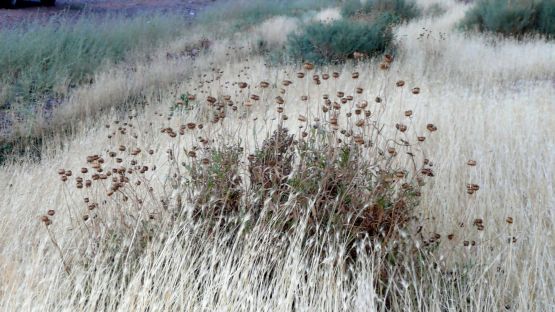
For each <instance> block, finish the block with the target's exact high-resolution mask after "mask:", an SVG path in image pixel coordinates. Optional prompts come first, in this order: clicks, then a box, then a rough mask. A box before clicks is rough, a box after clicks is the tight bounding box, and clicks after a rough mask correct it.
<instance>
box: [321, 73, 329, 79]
mask: <svg viewBox="0 0 555 312" xmlns="http://www.w3.org/2000/svg"><path fill="white" fill-rule="evenodd" d="M322 79H324V80H328V79H330V75H329V74H322Z"/></svg>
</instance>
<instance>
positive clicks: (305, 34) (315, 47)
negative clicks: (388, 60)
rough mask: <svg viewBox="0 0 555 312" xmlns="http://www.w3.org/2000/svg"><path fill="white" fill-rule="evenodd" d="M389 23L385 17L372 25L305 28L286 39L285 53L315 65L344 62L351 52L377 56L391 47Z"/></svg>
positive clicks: (346, 22) (347, 23) (346, 23)
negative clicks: (286, 51)
mask: <svg viewBox="0 0 555 312" xmlns="http://www.w3.org/2000/svg"><path fill="white" fill-rule="evenodd" d="M393 20H394V17H393V16H391V15H388V14H387V15H383V16H381V17H380V18H379V19H377V20H375V21H374V22H372V23H365V22H357V21H350V20H340V21H336V22H333V23H330V24H325V23H313V24H309V25H307V26H306V27H305V28H304V29H303V31H302V32H301V33H298V34H292V35H291V36H290V37H289V39H288V42H287V50H288V53H289V55H290V56H291V57H292V58H294V59H298V60H304V61H309V62H314V63H317V64H323V63H341V62H344V61H346V60H347V59H349V58H351V57H352V55H353V52H355V51H356V52H360V53H366V54H367V55H368V56H374V55H378V54H381V53H383V52H385V51H386V50H387V49H388V47H389V46H390V44H391V41H392V39H393V34H392V32H391V27H390V26H391V23H392V21H393Z"/></svg>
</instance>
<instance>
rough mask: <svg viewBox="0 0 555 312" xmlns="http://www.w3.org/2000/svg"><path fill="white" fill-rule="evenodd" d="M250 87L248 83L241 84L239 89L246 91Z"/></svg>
mask: <svg viewBox="0 0 555 312" xmlns="http://www.w3.org/2000/svg"><path fill="white" fill-rule="evenodd" d="M248 86H249V85H248V84H247V83H246V82H239V88H241V89H245V88H246V87H248Z"/></svg>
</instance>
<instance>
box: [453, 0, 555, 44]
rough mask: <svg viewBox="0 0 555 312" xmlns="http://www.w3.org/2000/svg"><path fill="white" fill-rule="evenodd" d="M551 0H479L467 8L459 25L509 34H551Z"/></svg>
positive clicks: (554, 5)
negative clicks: (469, 8)
mask: <svg viewBox="0 0 555 312" xmlns="http://www.w3.org/2000/svg"><path fill="white" fill-rule="evenodd" d="M554 23H555V1H553V0H533V1H522V0H509V1H507V0H481V1H480V2H478V3H477V4H476V6H475V7H474V8H473V9H471V10H470V11H468V13H467V14H466V16H465V18H464V20H463V23H462V26H463V27H464V28H467V29H469V28H474V29H477V30H478V31H490V32H497V33H501V34H504V35H510V36H517V37H520V36H523V35H525V34H534V33H539V34H543V35H547V36H553V35H554V34H555V25H554Z"/></svg>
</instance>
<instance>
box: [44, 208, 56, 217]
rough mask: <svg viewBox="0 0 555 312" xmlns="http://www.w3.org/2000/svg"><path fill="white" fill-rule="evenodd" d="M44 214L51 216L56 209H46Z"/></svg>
mask: <svg viewBox="0 0 555 312" xmlns="http://www.w3.org/2000/svg"><path fill="white" fill-rule="evenodd" d="M46 214H47V215H49V216H51V217H52V216H53V215H55V214H56V211H54V210H52V209H50V210H48V212H47V213H46Z"/></svg>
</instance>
